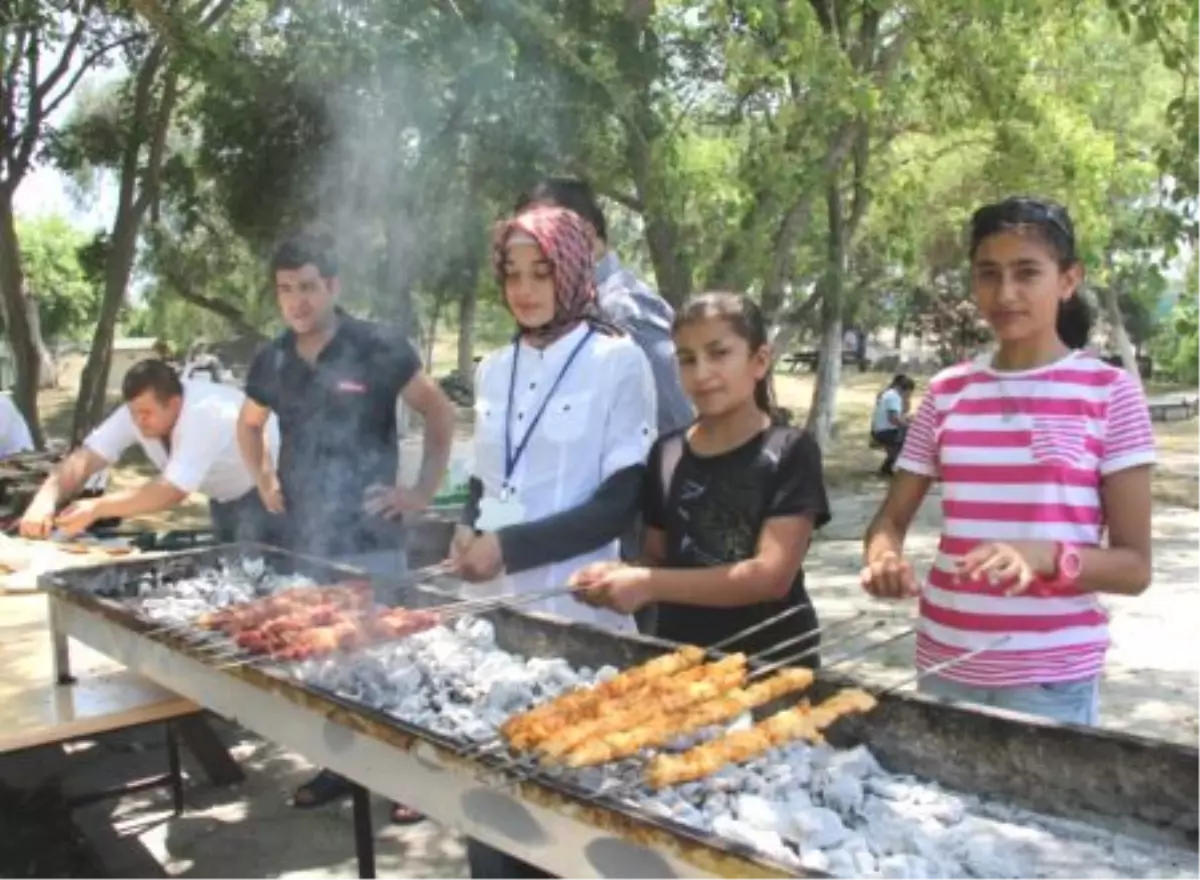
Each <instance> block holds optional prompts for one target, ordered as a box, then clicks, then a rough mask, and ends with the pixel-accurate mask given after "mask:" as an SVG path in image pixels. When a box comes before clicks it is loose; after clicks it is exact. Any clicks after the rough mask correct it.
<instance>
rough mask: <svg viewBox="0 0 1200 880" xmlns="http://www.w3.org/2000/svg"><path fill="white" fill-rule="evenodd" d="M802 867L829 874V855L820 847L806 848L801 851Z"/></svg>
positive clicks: (816, 872)
mask: <svg viewBox="0 0 1200 880" xmlns="http://www.w3.org/2000/svg"><path fill="white" fill-rule="evenodd" d="M800 867H802V868H804V870H806V871H812V872H813V873H814V874H828V873H830V870H829V856H827V855H825V853H824V851H822V850H819V849H811V848H805V849H803V850H801V853H800Z"/></svg>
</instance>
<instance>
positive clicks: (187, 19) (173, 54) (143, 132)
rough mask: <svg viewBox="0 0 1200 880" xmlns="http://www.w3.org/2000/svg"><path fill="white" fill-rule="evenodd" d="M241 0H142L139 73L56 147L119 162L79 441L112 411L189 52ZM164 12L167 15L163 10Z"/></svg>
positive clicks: (69, 157) (69, 155)
mask: <svg viewBox="0 0 1200 880" xmlns="http://www.w3.org/2000/svg"><path fill="white" fill-rule="evenodd" d="M232 5H233V0H219V2H217V3H215V4H209V3H207V2H205V0H197V2H195V3H193V4H190V5H188V6H186V7H183V8H180V9H176V10H174V11H173V12H172V15H171V16H166V14H165V13H161V10H159V8H158V7H157V6H156V5H155V4H153V3H149V2H143V3H139V4H138V6H139V11H144V12H146V13H147V15H148V17H149V18H150V20H151V24H152V25H153V27H154V28H155V29H157V35H156V36H153V37H151V36H150V35H149V34H144V36H143V39H142V40H141V42H140V47H141V51H139V52H138V53H136V55H135V56H134V57H132V58H131V59H130V61H131V63H130V68H131V76H130V77H129V78H128V79H127V80H126V81H124V82H123V83H121V84H120V85H119V86H118V88H117V89H116V90H115V91H113V92H110V93H108V94H107V95H106V96H104V97H105V98H106V100H102V101H101V102H100V103H99V104H98V105H95V106H93V107H92V108H90V112H85V113H83V114H81V115H79V116H77V117H76V119H75V121H74V123H73V125H72V127H71V129H70V131H69V132H66V133H65V134H64V137H63V138H62V143H60V144H59V145H58V147H57V150H56V157H57V160H58V162H59V163H60V164H61V165H62V166H64V167H65V168H68V169H71V170H75V169H78V168H80V167H81V166H83V165H85V164H92V165H100V166H108V167H112V168H115V169H116V171H117V174H118V193H117V206H116V211H115V214H114V216H113V221H112V226H111V228H110V229H109V232H108V236H107V248H106V259H105V271H104V294H103V297H102V299H101V303H100V313H99V316H98V318H97V321H96V328H95V332H94V333H93V335H92V344H91V348H90V350H89V351H88V358H87V362H86V363H85V364H84V368H83V373H82V375H81V377H80V387H79V396H78V398H77V399H76V402H75V414H74V420H73V424H72V442H73V443H78V442H81V441H82V440H83V438H84V437H85V436H86V435H87V433H88V432H89V431H90V430H91V429H92V427H93V426H94V425H95V424H96V423H98V422H99V421H100V419H101V418H102V417H103V416H104V413H105V411H106V409H107V387H108V374H109V368H110V365H111V362H112V344H113V337H114V333H115V330H116V325H117V319H118V318H119V316H120V313H121V309H122V306H123V305H124V302H125V294H126V290H127V288H128V285H129V279H130V275H131V274H132V271H133V267H134V260H135V256H136V248H137V243H138V236H139V233H140V232H141V227H142V221H143V220H144V219H145V218H146V216H147V215H148V213H149V212H150V211H151V209H152V208H156V206H157V205H158V200H159V197H160V194H161V189H162V175H163V169H164V165H165V163H166V161H167V157H168V154H169V152H170V145H169V143H168V135H169V133H170V130H171V119H172V115H173V114H174V112H175V109H176V106H177V103H178V101H179V98H180V94H181V90H182V88H183V87H184V83H183V82H182V80H183V78H184V76H185V70H186V64H187V63H188V61H189V60H190V58H189V53H195V52H198V51H200V45H201V43H200V41H201V40H202V39H203V38H204V37H206V36H207V35H208V34H209V31H210V30H211V29H212V28H213V27H214V26H215V25H216V24H217V23H218V22H220V20H221V19H222V17H224V16H225V15H226V14H227V13H228V12H229V10H230V8H231V6H232ZM160 13H161V15H160Z"/></svg>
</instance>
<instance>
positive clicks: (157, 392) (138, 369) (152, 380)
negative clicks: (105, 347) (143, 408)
mask: <svg viewBox="0 0 1200 880" xmlns="http://www.w3.org/2000/svg"><path fill="white" fill-rule="evenodd" d="M147 391H151V392H153V393H154V397H155V399H157V400H158V402H159V403H166V402H167V401H168V400H170V399H171V398H172V397H180V396H182V395H183V383H182V382H180V381H179V374H178V373H177V372H175V368H174V367H172V366H171V365H170V364H168V363H167V362H166V361H164V360H159V359H158V358H150V359H149V360H144V361H138V362H137V363H136V364H134V365H133V366H132V367H130V368H129V371H128V372H127V373H126V374H125V377H124V378H123V379H121V397H122V398H124V400H125V402H126V403H129V402H130V401H132V400H133V399H134V398H137V397H141V396H142V395H143V394H145V393H146V392H147Z"/></svg>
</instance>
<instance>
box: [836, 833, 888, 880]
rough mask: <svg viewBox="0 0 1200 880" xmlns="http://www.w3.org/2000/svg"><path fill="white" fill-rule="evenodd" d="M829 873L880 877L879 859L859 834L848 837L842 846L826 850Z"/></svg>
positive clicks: (840, 875)
mask: <svg viewBox="0 0 1200 880" xmlns="http://www.w3.org/2000/svg"><path fill="white" fill-rule="evenodd" d="M826 855H827V856H828V857H829V873H830V874H832V875H833V876H835V877H878V876H879V860H878V859H876V858H875V856H874V855H873V854H872V853H871V850H870V849H868V848H867V844H866V841H865V840H863V839H862V837H860V836H858V835H853V836H851V837H849V838H847V839H846V840H845V841H844V842H843V843H842V845H841V846H839V847H837V848H836V849H831V850H827V851H826Z"/></svg>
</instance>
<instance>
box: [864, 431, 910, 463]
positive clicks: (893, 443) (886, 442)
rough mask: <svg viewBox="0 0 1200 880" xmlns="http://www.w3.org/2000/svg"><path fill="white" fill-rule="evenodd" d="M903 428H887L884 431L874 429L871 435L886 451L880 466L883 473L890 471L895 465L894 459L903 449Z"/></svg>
mask: <svg viewBox="0 0 1200 880" xmlns="http://www.w3.org/2000/svg"><path fill="white" fill-rule="evenodd" d="M904 435H905V430H904V428H888V429H887V430H886V431H875V432H874V433H873V434H871V437H872V438H873V439H874V440H875V442H876V443H878V444H879V445H880V446H882V447H883V448H884V451H885V452H886V453H887V458H885V459H884V461H883V467H881V468H880V471H882V472H883V473H885V474H890V473H892V470H893V469H894V468H895V466H896V459H898V458H899V457H900V451H901V450H902V449H904Z"/></svg>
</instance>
